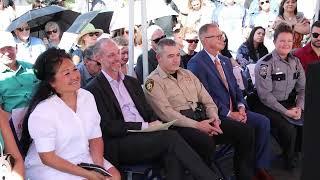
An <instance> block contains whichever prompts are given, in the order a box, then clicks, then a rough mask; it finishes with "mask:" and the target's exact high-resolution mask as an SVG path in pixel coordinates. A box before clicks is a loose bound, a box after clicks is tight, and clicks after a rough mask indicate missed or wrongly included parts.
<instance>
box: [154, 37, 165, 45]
mask: <svg viewBox="0 0 320 180" xmlns="http://www.w3.org/2000/svg"><path fill="white" fill-rule="evenodd" d="M166 37H167V36H166V35H163V36H161V37H158V38H157V39H154V40H152V41H153V42H154V43H156V44H158V42H159V41H160V40H161V39H163V38H166Z"/></svg>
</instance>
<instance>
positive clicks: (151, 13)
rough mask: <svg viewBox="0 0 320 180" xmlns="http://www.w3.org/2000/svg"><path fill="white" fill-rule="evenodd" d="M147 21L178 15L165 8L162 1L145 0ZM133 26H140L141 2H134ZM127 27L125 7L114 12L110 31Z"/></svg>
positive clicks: (127, 11) (127, 15) (127, 10)
mask: <svg viewBox="0 0 320 180" xmlns="http://www.w3.org/2000/svg"><path fill="white" fill-rule="evenodd" d="M146 7H147V11H146V13H147V21H151V20H154V19H157V18H160V17H164V16H171V15H178V13H177V12H176V11H174V10H173V9H172V8H171V7H169V6H167V5H166V4H165V2H164V1H159V0H147V1H146ZM134 17H135V19H134V21H135V22H134V24H135V25H140V24H141V0H136V1H134ZM125 27H129V7H128V6H125V7H123V8H119V9H117V10H115V11H114V15H113V17H112V20H111V23H110V31H113V30H116V29H120V28H125Z"/></svg>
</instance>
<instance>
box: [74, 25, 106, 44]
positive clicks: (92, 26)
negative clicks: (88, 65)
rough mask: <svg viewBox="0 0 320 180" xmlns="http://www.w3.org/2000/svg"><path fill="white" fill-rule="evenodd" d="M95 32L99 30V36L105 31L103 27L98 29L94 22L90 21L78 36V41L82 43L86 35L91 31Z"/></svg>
mask: <svg viewBox="0 0 320 180" xmlns="http://www.w3.org/2000/svg"><path fill="white" fill-rule="evenodd" d="M94 32H98V33H99V36H100V35H101V34H102V33H103V30H102V29H96V28H95V27H94V25H93V24H91V23H88V24H87V25H86V26H85V27H84V28H83V29H82V30H81V32H80V34H79V36H78V38H77V43H78V44H79V45H80V43H81V39H82V37H83V36H84V35H86V34H89V33H94Z"/></svg>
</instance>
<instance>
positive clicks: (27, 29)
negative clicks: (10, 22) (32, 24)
mask: <svg viewBox="0 0 320 180" xmlns="http://www.w3.org/2000/svg"><path fill="white" fill-rule="evenodd" d="M17 30H18V31H20V32H22V31H30V28H29V27H26V28H17Z"/></svg>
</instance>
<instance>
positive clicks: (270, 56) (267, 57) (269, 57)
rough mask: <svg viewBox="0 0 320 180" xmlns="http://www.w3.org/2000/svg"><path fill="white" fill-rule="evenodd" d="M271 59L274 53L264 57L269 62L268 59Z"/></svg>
mask: <svg viewBox="0 0 320 180" xmlns="http://www.w3.org/2000/svg"><path fill="white" fill-rule="evenodd" d="M270 59H272V54H271V53H270V54H268V55H266V56H265V57H264V58H263V59H262V61H265V62H267V61H269V60H270Z"/></svg>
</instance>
